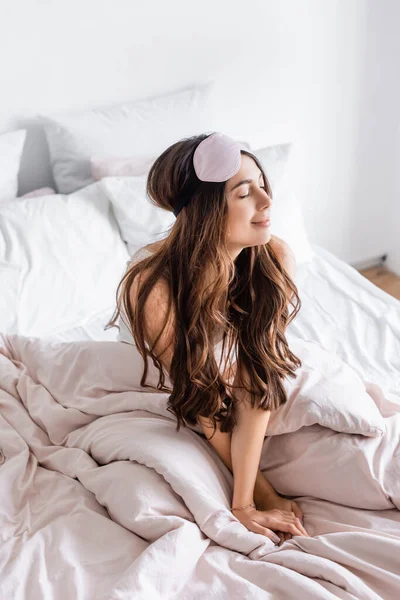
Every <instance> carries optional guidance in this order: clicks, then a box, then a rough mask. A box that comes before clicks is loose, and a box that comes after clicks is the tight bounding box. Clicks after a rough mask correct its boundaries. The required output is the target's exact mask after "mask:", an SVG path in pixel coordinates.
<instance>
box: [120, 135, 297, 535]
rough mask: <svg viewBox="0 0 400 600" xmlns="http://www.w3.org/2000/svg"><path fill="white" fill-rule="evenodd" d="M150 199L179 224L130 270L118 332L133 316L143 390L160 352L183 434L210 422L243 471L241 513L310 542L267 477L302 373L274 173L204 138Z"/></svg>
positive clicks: (166, 163) (165, 159)
mask: <svg viewBox="0 0 400 600" xmlns="http://www.w3.org/2000/svg"><path fill="white" fill-rule="evenodd" d="M147 193H148V196H149V197H150V199H151V200H152V202H153V203H155V204H156V205H157V206H159V207H161V208H164V209H165V210H169V211H172V212H174V214H175V216H176V222H175V223H174V225H173V227H172V228H171V231H170V232H169V235H168V236H167V237H166V238H165V239H164V240H162V241H161V242H157V243H156V244H152V245H151V246H150V247H148V249H149V250H151V252H149V256H148V257H147V258H145V259H144V260H141V261H139V262H137V263H134V262H133V263H131V265H130V267H129V268H128V270H127V272H126V274H125V276H124V277H123V279H122V281H121V283H120V285H119V287H118V292H117V311H116V313H115V315H114V316H113V318H112V320H111V321H110V325H112V324H114V323H115V321H116V319H117V318H118V317H119V316H120V315H123V316H124V319H125V321H126V323H127V326H128V332H129V335H130V336H131V338H132V341H134V343H135V345H136V346H137V349H138V351H139V352H140V353H141V355H142V357H143V358H146V360H144V372H143V377H142V380H141V385H142V386H143V385H145V380H146V376H147V356H151V358H152V360H153V362H154V364H155V366H156V367H157V368H158V369H159V371H160V379H159V383H158V386H157V388H158V389H160V390H164V391H168V392H171V394H170V396H169V399H168V410H169V411H170V412H172V413H173V414H174V415H175V417H176V419H177V429H178V430H179V428H180V426H181V425H182V424H184V425H187V424H191V425H194V424H200V425H201V428H202V430H203V432H204V435H205V437H206V438H207V440H208V441H209V442H210V443H211V445H212V446H213V447H214V449H215V450H216V452H217V453H218V455H219V456H220V457H221V459H222V460H223V462H224V463H225V464H226V466H227V467H228V468H229V469H230V470H231V471H232V473H233V480H234V486H233V498H232V509H231V510H232V512H233V514H234V515H235V517H236V518H237V519H238V520H239V521H241V522H242V523H243V525H245V526H246V527H247V529H249V530H250V531H253V532H256V533H262V534H264V535H266V536H267V537H269V538H270V539H273V540H275V541H277V542H279V541H284V540H286V539H289V538H290V537H291V536H292V535H304V536H308V533H307V531H306V530H305V528H304V526H303V523H302V517H303V515H302V512H301V510H300V508H299V506H298V505H297V504H296V503H295V502H293V501H291V500H289V499H286V498H283V497H281V496H280V495H279V494H277V493H276V491H275V490H274V489H273V488H272V486H271V485H270V484H269V483H268V481H267V480H266V479H265V477H264V476H263V474H262V472H261V471H260V470H259V469H258V466H259V462H260V456H261V450H262V444H263V440H264V435H265V429H266V427H267V424H268V421H269V417H270V413H271V410H273V409H276V408H278V407H279V406H281V405H282V404H284V403H285V402H286V396H285V391H284V388H283V386H282V379H283V378H285V377H287V376H289V377H295V376H296V375H295V371H296V369H297V368H298V367H299V366H301V361H300V360H299V359H298V358H297V357H296V356H294V354H293V353H292V352H291V351H290V348H289V346H288V343H287V341H286V338H285V329H286V327H287V325H288V324H289V323H290V322H291V320H292V319H293V318H294V317H295V316H296V314H297V313H298V311H299V309H300V306H301V303H300V299H299V297H298V293H297V288H296V286H295V284H294V283H293V280H292V277H293V274H294V269H295V260H294V257H293V254H292V253H291V251H290V248H289V247H288V246H287V244H285V243H284V242H283V241H282V240H280V239H279V238H276V237H275V236H272V235H271V232H270V207H271V202H272V192H271V188H270V185H269V183H268V179H267V176H266V174H265V172H264V170H263V168H262V166H261V164H260V163H259V161H258V160H257V158H256V157H255V156H254V155H253V154H251V152H249V151H248V150H245V149H243V148H241V147H240V145H239V144H238V143H237V142H236V141H235V140H233V139H231V138H229V137H227V136H225V135H223V134H220V133H213V134H211V135H204V134H203V135H199V136H195V137H191V138H188V139H184V140H181V141H179V142H177V143H175V144H173V145H172V146H170V147H169V148H168V149H167V150H165V152H163V154H162V155H161V156H160V157H159V158H158V159H157V160H156V161H155V162H154V164H153V165H152V167H151V170H150V172H149V176H148V181H147ZM290 308H292V311H291V312H290ZM122 322H123V321H121V324H122ZM218 343H222V355H224V358H226V361H225V364H224V365H223V368H222V369H221V363H220V364H217V347H218ZM226 350H227V352H226V353H225V351H226ZM233 354H235V358H236V361H235V362H233ZM165 370H166V372H167V375H168V376H169V379H170V381H171V382H172V386H173V387H172V390H170V389H168V388H166V387H165V386H164V382H165V373H164V371H165ZM274 532H275V533H274ZM275 534H277V535H278V537H277V536H276V535H275Z"/></svg>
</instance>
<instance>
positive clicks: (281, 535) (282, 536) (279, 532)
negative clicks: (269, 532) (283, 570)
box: [275, 531, 285, 546]
mask: <svg viewBox="0 0 400 600" xmlns="http://www.w3.org/2000/svg"><path fill="white" fill-rule="evenodd" d="M275 533H276V535H277V536H278V537H279V539H280V542H279V546H280V545H281V544H283V542H284V541H285V534H284V533H283V532H282V531H276V532H275Z"/></svg>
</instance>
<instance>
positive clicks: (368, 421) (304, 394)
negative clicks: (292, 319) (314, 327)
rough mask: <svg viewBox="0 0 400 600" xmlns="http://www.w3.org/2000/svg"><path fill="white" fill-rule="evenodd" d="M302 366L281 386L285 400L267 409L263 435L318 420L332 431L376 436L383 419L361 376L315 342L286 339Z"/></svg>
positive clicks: (382, 430) (381, 429)
mask: <svg viewBox="0 0 400 600" xmlns="http://www.w3.org/2000/svg"><path fill="white" fill-rule="evenodd" d="M289 345H290V349H291V350H292V352H293V353H294V354H295V355H296V356H297V357H298V358H300V360H301V361H302V366H301V367H300V368H299V369H297V370H296V378H295V379H291V378H286V379H285V380H284V381H283V386H284V388H285V391H286V395H287V402H286V404H284V405H283V406H280V407H279V408H278V409H277V410H274V411H272V412H271V416H270V419H269V422H268V426H267V429H266V435H267V436H270V435H281V434H283V433H291V432H293V431H297V430H298V429H300V428H301V427H305V426H310V425H314V424H316V423H318V424H319V425H322V427H328V428H329V429H333V430H334V431H340V432H343V433H353V434H361V435H365V436H367V437H379V436H382V435H383V434H384V433H385V422H384V419H383V418H382V415H381V413H380V412H379V410H378V408H377V406H376V404H375V402H374V400H373V399H372V398H371V396H370V395H369V394H367V392H366V389H365V385H364V382H363V381H362V379H361V377H360V376H359V375H358V373H356V371H355V370H354V369H352V368H351V367H350V366H349V365H347V364H346V363H345V362H343V361H342V359H341V358H340V357H339V356H338V355H336V354H334V353H332V352H329V351H328V350H325V348H324V347H323V346H322V345H321V344H319V343H318V342H311V341H308V340H300V339H293V340H290V344H289Z"/></svg>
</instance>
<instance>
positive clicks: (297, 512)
mask: <svg viewBox="0 0 400 600" xmlns="http://www.w3.org/2000/svg"><path fill="white" fill-rule="evenodd" d="M292 510H293V512H294V514H295V515H296V517H298V518H299V519H303V518H304V515H303V511H302V510H301V508H299V506H298V505H297V504H296V502H292Z"/></svg>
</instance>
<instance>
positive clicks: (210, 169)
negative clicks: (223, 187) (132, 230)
mask: <svg viewBox="0 0 400 600" xmlns="http://www.w3.org/2000/svg"><path fill="white" fill-rule="evenodd" d="M241 148H243V149H244V150H246V149H247V147H246V145H245V144H242V143H239V142H237V141H236V140H234V139H233V138H231V137H229V136H227V135H224V134H223V133H219V132H215V133H212V134H211V135H209V136H208V137H206V138H205V139H204V140H203V141H202V142H200V144H199V145H198V146H197V148H196V150H195V151H194V154H193V167H194V170H195V173H196V175H197V177H198V179H200V181H211V182H223V181H228V179H230V178H231V177H233V176H234V175H235V174H236V173H237V172H238V171H239V169H240V164H241V156H240V150H241ZM188 202H189V198H186V199H182V200H181V202H178V204H177V206H176V207H175V209H174V215H175V216H178V213H179V212H180V211H181V210H182V208H183V207H184V206H186V205H187V203H188Z"/></svg>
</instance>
